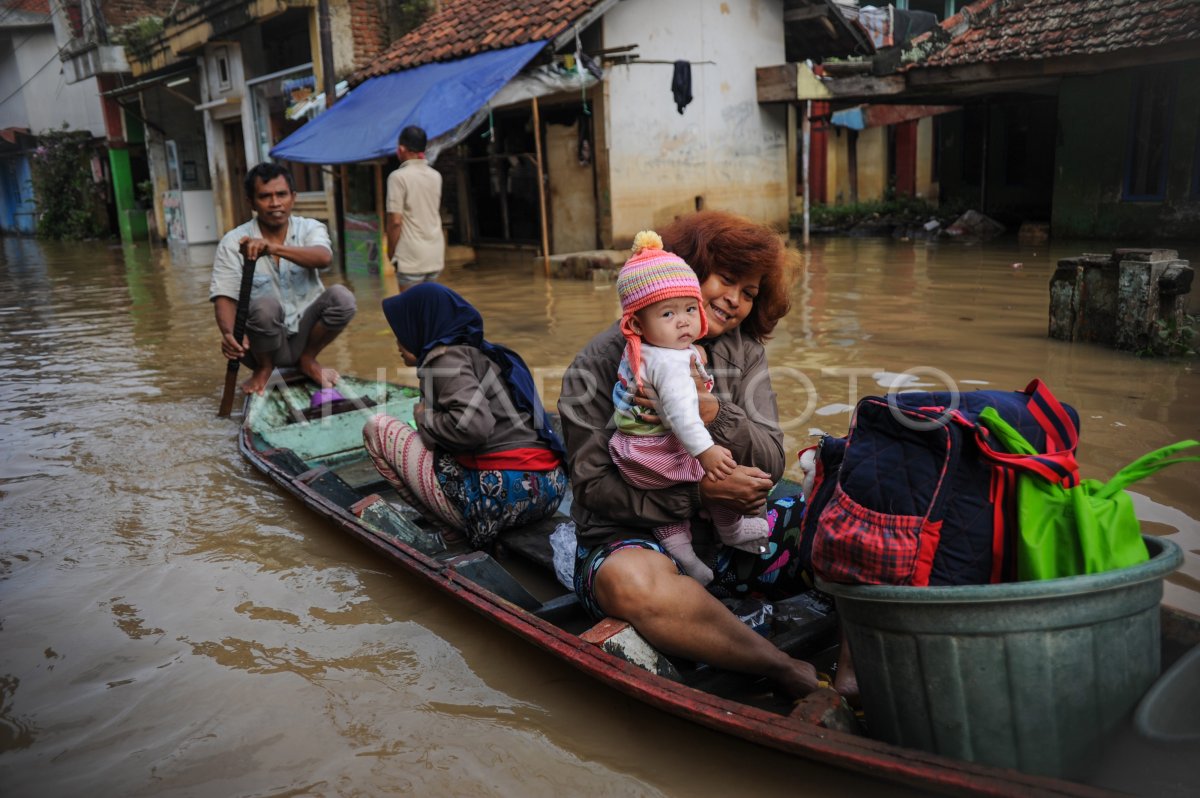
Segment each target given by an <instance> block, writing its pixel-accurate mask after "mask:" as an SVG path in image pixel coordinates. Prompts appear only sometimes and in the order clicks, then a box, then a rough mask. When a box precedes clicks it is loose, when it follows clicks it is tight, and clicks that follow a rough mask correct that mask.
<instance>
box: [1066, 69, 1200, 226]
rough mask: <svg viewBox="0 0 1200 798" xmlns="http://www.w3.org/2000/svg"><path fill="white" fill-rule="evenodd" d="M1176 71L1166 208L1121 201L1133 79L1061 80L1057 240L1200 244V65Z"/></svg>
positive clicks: (1157, 203) (1128, 76)
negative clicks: (1199, 176) (1198, 181)
mask: <svg viewBox="0 0 1200 798" xmlns="http://www.w3.org/2000/svg"><path fill="white" fill-rule="evenodd" d="M1172 68H1173V69H1174V70H1175V72H1176V78H1177V86H1178V88H1177V93H1176V96H1175V103H1174V113H1173V114H1172V123H1171V128H1170V137H1169V142H1168V147H1169V149H1168V152H1167V163H1168V167H1167V169H1168V174H1167V194H1166V199H1164V200H1160V201H1137V202H1131V201H1127V200H1123V199H1122V190H1123V186H1124V177H1125V160H1126V157H1127V154H1128V149H1129V138H1128V137H1129V118H1130V104H1131V100H1132V93H1133V84H1134V73H1133V72H1132V71H1124V72H1119V73H1108V74H1102V75H1095V76H1090V77H1079V78H1068V79H1065V80H1064V81H1063V85H1062V88H1061V90H1060V92H1059V101H1058V125H1059V136H1058V147H1057V152H1056V162H1055V182H1054V207H1053V215H1052V220H1051V226H1052V232H1053V234H1054V235H1055V236H1071V237H1099V238H1114V239H1121V240H1123V241H1125V243H1126V244H1127V245H1129V246H1138V245H1141V244H1146V243H1152V242H1153V241H1155V240H1156V239H1161V238H1188V239H1200V196H1197V195H1196V194H1193V193H1192V179H1193V176H1194V175H1195V173H1196V171H1195V170H1197V169H1198V168H1200V165H1197V164H1196V158H1197V157H1200V156H1198V155H1197V152H1198V151H1200V149H1198V146H1197V139H1198V138H1200V114H1197V112H1196V109H1197V107H1200V61H1187V62H1183V63H1180V64H1175V65H1174V66H1173V67H1172ZM1099 131H1103V133H1102V134H1100V135H1098V132H1099Z"/></svg>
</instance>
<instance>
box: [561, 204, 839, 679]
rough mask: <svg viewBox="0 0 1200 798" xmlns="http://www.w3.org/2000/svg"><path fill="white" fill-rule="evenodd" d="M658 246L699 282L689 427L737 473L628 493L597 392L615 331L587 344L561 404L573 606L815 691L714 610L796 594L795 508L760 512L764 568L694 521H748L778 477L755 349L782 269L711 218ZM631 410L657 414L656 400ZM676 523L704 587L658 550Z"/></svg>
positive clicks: (749, 228)
mask: <svg viewBox="0 0 1200 798" xmlns="http://www.w3.org/2000/svg"><path fill="white" fill-rule="evenodd" d="M659 232H660V234H661V236H662V240H663V246H664V248H665V249H666V250H668V251H670V252H673V253H675V254H676V255H678V256H679V257H680V258H682V259H683V260H684V261H685V262H686V263H687V264H688V265H689V266H691V267H692V269H693V270H694V271H695V272H696V276H697V278H698V279H699V282H700V293H701V298H702V305H703V310H704V313H705V314H706V316H707V328H708V329H707V333H706V334H705V337H704V338H703V339H702V340H700V341H699V342H698V343H699V345H700V346H701V347H702V348H703V349H704V350H705V351H706V353H707V356H708V358H707V359H708V364H709V371H710V373H711V375H712V377H713V378H714V379H715V390H714V391H713V392H709V391H708V390H705V389H704V387H703V382H700V383H699V384H698V386H697V390H698V392H699V396H700V415H701V418H702V420H703V422H704V424H705V426H706V428H707V430H708V432H709V434H710V435H711V436H712V438H713V440H714V441H715V442H717V443H718V444H720V445H721V446H724V447H725V448H727V449H729V450H730V452H731V453H732V455H733V459H734V460H735V461H736V462H737V463H738V464H739V465H737V467H736V468H735V469H734V471H733V473H732V474H730V475H729V476H728V477H726V478H725V479H723V480H720V481H714V480H708V479H706V480H702V481H701V482H699V483H695V482H691V483H682V484H679V485H676V486H674V487H670V488H658V489H652V490H643V489H639V488H636V487H633V486H632V485H630V484H629V483H628V482H626V481H625V480H624V479H623V478H622V475H621V473H620V471H619V469H618V468H617V466H616V465H614V464H613V461H612V458H611V456H610V453H609V445H608V444H609V438H610V437H611V436H612V434H613V430H612V427H611V425H610V423H609V422H610V420H611V419H612V416H613V409H614V401H613V397H612V396H611V395H610V394H609V393H608V390H609V386H611V385H612V375H613V374H615V373H616V371H617V368H618V365H619V363H620V360H621V355H622V352H623V351H624V348H625V343H626V342H625V337H624V336H623V335H622V333H621V330H620V329H619V325H618V324H614V325H613V326H612V327H610V328H609V329H607V330H605V331H604V332H602V333H600V334H599V335H597V336H596V337H594V338H593V339H592V340H591V341H590V342H589V343H588V344H587V345H586V346H585V347H584V348H583V350H582V351H581V352H580V353H579V355H577V356H576V358H575V360H574V362H573V363H572V365H571V367H570V368H569V369H568V370H567V373H566V375H565V376H564V377H563V387H562V394H561V398H560V399H559V411H560V414H561V417H562V422H563V433H564V438H565V443H566V449H567V460H568V466H569V473H570V479H571V486H572V493H573V496H574V502H573V504H572V509H571V513H572V517H573V519H574V521H575V531H576V540H577V544H578V548H577V552H576V561H575V592H576V594H577V595H578V596H579V598H580V601H581V602H582V603H583V605H584V606H585V607H586V608H587V609H588V611H589V612H590V613H591V614H592V615H593V616H594V617H596V618H602V617H605V616H612V617H616V618H621V619H623V620H625V621H628V622H629V623H630V624H632V625H633V626H634V628H635V629H637V631H638V632H639V633H640V634H641V635H642V636H643V637H645V638H646V639H647V640H648V641H649V642H650V643H651V644H652V645H653V646H655V647H656V648H657V649H659V650H660V651H662V652H664V653H666V654H671V655H676V656H681V657H685V658H687V659H691V660H694V661H698V662H705V663H707V664H709V665H711V666H714V667H718V668H723V669H726V670H733V671H741V672H744V673H750V674H755V675H759V676H765V677H768V678H770V679H772V680H773V681H775V682H776V683H777V684H778V685H779V686H780V687H781V688H783V689H784V690H785V691H787V692H788V693H789V694H790V695H792V696H795V697H800V696H803V695H806V694H807V693H809V692H811V691H812V690H813V689H814V688H815V687H816V686H817V674H816V671H815V669H814V668H813V666H812V665H811V664H809V663H807V662H804V661H801V660H797V659H794V658H792V657H790V656H788V654H786V653H785V652H783V651H780V650H779V649H778V648H776V647H775V646H774V645H773V644H772V643H771V642H770V641H768V640H767V639H766V638H764V637H762V636H760V635H759V634H757V633H756V632H754V631H753V630H752V629H751V628H750V627H748V626H746V625H745V624H743V623H742V622H741V621H740V620H739V619H738V618H737V616H735V615H734V614H733V613H732V612H730V610H729V609H728V608H727V607H726V606H725V605H724V604H722V603H721V599H722V598H735V597H740V596H745V595H749V594H752V593H761V594H763V595H766V596H768V597H782V596H784V595H793V594H795V593H797V592H799V591H802V590H804V589H807V587H808V585H807V584H806V583H805V581H804V577H803V573H802V572H803V570H804V568H805V567H806V564H805V563H804V562H803V558H802V557H800V556H799V554H800V552H799V548H800V547H799V538H798V530H797V529H796V524H797V523H798V517H796V516H798V515H799V510H800V509H801V507H802V501H801V500H799V499H797V498H785V499H779V500H776V501H775V502H773V503H772V506H770V507H768V512H767V518H768V522H769V523H770V524H771V537H770V539H769V544H768V546H767V547H766V551H765V552H763V553H761V554H759V553H754V552H748V551H742V550H740V549H737V548H734V547H731V546H723V545H721V544H720V542H719V540H718V539H717V538H716V537H715V535H714V534H713V531H712V528H711V525H709V524H707V523H706V522H705V520H704V519H703V518H702V517H700V516H699V513H700V512H701V510H704V509H705V508H710V507H714V506H720V507H724V508H728V509H732V510H735V511H737V512H739V513H741V514H743V515H753V514H756V513H758V512H760V511H762V509H763V508H764V506H766V505H767V494H768V493H769V492H770V490H771V488H772V486H773V485H774V484H775V482H777V481H778V480H779V479H780V477H781V476H782V475H783V470H784V451H783V431H782V430H781V429H780V426H779V409H778V406H777V404H776V400H775V392H774V391H773V390H772V388H771V379H770V375H769V374H768V372H767V360H766V352H765V350H764V348H763V343H764V341H765V340H766V339H767V337H768V336H769V335H770V334H771V332H772V331H773V330H774V329H775V325H776V324H777V323H778V321H779V319H780V318H782V317H783V316H784V315H785V314H786V313H787V311H788V309H789V300H788V287H789V281H790V276H791V273H792V270H793V269H792V262H791V256H790V255H789V253H788V251H787V249H786V247H785V246H784V244H783V241H782V240H781V239H780V237H779V236H778V235H777V234H776V233H775V232H774V231H772V230H770V229H769V228H766V227H763V226H762V225H758V224H755V223H753V222H750V221H749V220H747V219H744V218H742V217H740V216H736V215H734V214H730V213H725V212H722V211H702V212H699V213H696V214H693V215H690V216H686V217H683V218H682V219H679V220H677V221H675V222H673V223H672V224H670V225H668V226H666V227H665V228H663V229H662V230H660V231H659ZM632 401H635V402H637V403H638V404H641V405H642V406H645V407H651V408H653V407H655V402H654V400H653V398H648V397H638V398H635V399H633V400H632ZM681 519H688V520H690V521H691V525H692V532H693V545H694V547H695V549H696V551H697V553H698V554H699V555H700V556H701V557H702V558H704V559H705V562H706V563H707V564H709V565H710V567H711V568H712V571H713V573H714V579H713V581H712V582H711V583H710V584H709V585H708V586H707V587H705V586H703V585H701V584H700V582H698V581H696V580H695V579H692V578H690V577H688V576H686V575H685V574H684V573H683V572H682V571H681V569H680V568H679V565H678V563H677V562H676V561H675V560H674V559H672V558H671V556H669V555H668V554H667V553H666V551H665V549H664V548H663V547H662V546H661V545H660V544H659V543H658V542H657V541H656V540H655V537H654V534H653V529H654V528H655V527H658V526H662V525H664V524H669V523H676V522H678V521H680V520H681Z"/></svg>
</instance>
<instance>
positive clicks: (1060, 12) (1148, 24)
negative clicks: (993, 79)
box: [914, 0, 1200, 67]
mask: <svg viewBox="0 0 1200 798" xmlns="http://www.w3.org/2000/svg"><path fill="white" fill-rule="evenodd" d="M964 23H969V24H970V25H971V28H970V30H967V31H966V32H964V33H960V34H959V35H958V36H955V37H954V38H951V39H950V40H949V43H948V44H947V45H946V46H945V47H944V48H942V49H941V50H938V51H936V52H933V53H931V54H930V55H929V56H928V57H926V58H925V59H923V60H921V61H920V62H919V64H916V65H914V66H928V67H944V66H954V65H960V64H974V63H985V62H996V61H1035V60H1038V59H1045V58H1054V57H1060V56H1066V55H1086V54H1094V53H1107V52H1114V51H1117V50H1127V49H1132V48H1137V47H1148V46H1156V45H1163V44H1178V43H1184V42H1189V41H1197V42H1200V2H1196V0H982V1H981V2H978V3H974V4H972V5H970V6H967V7H966V8H965V9H963V10H962V11H960V12H959V13H958V14H955V15H954V16H953V17H950V18H948V19H947V20H946V21H945V22H943V23H942V26H941V27H942V28H943V30H945V31H950V32H952V31H953V30H954V29H955V28H958V27H961V26H962V25H963V24H964Z"/></svg>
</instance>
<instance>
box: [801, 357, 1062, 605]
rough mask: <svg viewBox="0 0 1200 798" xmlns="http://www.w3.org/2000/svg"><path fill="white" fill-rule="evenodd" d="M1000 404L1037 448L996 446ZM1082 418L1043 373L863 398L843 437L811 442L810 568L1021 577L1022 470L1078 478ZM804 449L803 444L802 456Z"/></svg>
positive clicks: (851, 575)
mask: <svg viewBox="0 0 1200 798" xmlns="http://www.w3.org/2000/svg"><path fill="white" fill-rule="evenodd" d="M986 407H994V408H995V409H996V411H997V412H998V413H999V414H1000V416H1001V417H1002V418H1004V420H1005V421H1007V422H1008V423H1009V424H1011V425H1012V426H1013V427H1015V428H1016V429H1017V430H1019V431H1020V432H1021V434H1022V435H1023V436H1025V438H1026V439H1027V440H1029V441H1030V443H1032V444H1033V446H1034V447H1035V448H1036V449H1037V453H1036V454H1030V455H1012V454H1007V453H1005V452H1004V448H1003V447H1002V446H1000V445H993V441H992V439H991V437H990V433H989V432H988V430H987V428H986V427H984V426H982V425H981V424H980V423H979V414H980V412H982V411H983V409H984V408H986ZM1078 440H1079V416H1078V414H1077V413H1076V412H1075V410H1074V409H1072V408H1071V407H1069V406H1066V405H1063V404H1061V403H1060V402H1059V401H1058V400H1057V399H1055V398H1054V395H1053V394H1052V393H1051V392H1050V390H1049V388H1047V387H1046V385H1045V384H1044V383H1043V382H1041V381H1040V380H1034V381H1033V382H1031V383H1030V384H1029V385H1028V386H1027V387H1026V389H1025V390H1024V391H972V392H967V393H958V392H937V393H931V392H910V393H896V394H889V395H887V396H868V397H865V398H863V399H862V400H861V401H860V402H859V403H858V405H857V407H856V408H855V410H854V416H853V418H852V420H851V423H850V431H849V433H848V434H847V435H846V436H845V437H844V438H835V437H833V436H825V437H823V438H822V440H821V441H820V443H819V444H817V446H816V447H815V449H816V455H817V456H816V462H815V475H814V476H815V480H814V484H813V486H812V488H811V490H810V491H809V496H808V503H807V506H806V508H805V511H804V518H803V520H802V522H801V540H802V545H804V546H805V547H806V548H809V547H810V548H811V551H810V552H809V553H810V556H811V562H812V568H813V571H814V573H815V574H816V575H817V576H819V577H821V578H822V579H825V580H826V581H829V582H843V583H858V584H887V585H970V584H985V583H989V582H1001V581H1009V580H1011V579H1013V578H1015V565H1014V549H1013V545H1012V544H1013V543H1014V541H1015V537H1016V534H1017V526H1016V524H1017V521H1016V518H1017V511H1016V484H1017V474H1018V473H1019V472H1021V471H1026V472H1029V473H1036V474H1038V475H1040V476H1042V477H1045V478H1047V479H1051V480H1053V481H1055V482H1057V483H1059V484H1062V485H1064V486H1066V487H1070V486H1072V485H1074V484H1078V481H1079V469H1078V465H1077V463H1076V462H1075V447H1076V446H1077V444H1078ZM803 456H804V452H801V457H802V459H803Z"/></svg>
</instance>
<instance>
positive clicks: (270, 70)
mask: <svg viewBox="0 0 1200 798" xmlns="http://www.w3.org/2000/svg"><path fill="white" fill-rule="evenodd" d="M52 5H53V6H54V9H53V13H54V15H55V20H56V21H55V25H56V27H57V28H59V29H60V30H61V31H62V35H61V36H60V38H61V39H63V40H64V41H62V42H60V46H61V57H62V60H63V63H64V68H67V69H69V70H71V71H73V72H75V73H76V74H77V75H79V76H84V75H94V76H96V79H97V80H99V81H100V82H101V97H102V98H103V100H104V102H105V108H106V119H107V120H108V122H109V137H110V140H116V139H118V138H119V140H120V142H121V144H122V146H123V148H124V149H125V150H126V151H127V152H128V155H129V160H130V162H131V164H132V167H131V170H130V171H131V174H132V182H133V183H135V184H137V185H143V186H146V187H148V190H146V191H144V192H143V194H145V195H146V199H148V200H149V201H150V202H152V210H151V218H152V220H153V227H154V228H155V231H156V232H157V235H158V237H160V238H165V239H167V240H168V241H169V242H171V243H181V244H197V243H206V242H213V241H216V240H217V239H218V238H219V237H220V235H221V233H222V232H223V231H225V230H228V229H229V228H231V227H233V226H235V225H236V224H240V223H241V222H243V221H245V220H246V219H247V218H249V216H250V209H249V207H248V204H247V202H246V200H245V196H244V192H243V189H242V178H243V176H244V175H245V173H246V170H247V168H248V167H250V166H253V165H254V164H257V163H259V162H261V161H263V160H266V159H268V158H269V157H270V156H269V151H270V149H271V147H272V146H274V145H275V144H276V143H277V142H278V141H280V140H281V139H283V138H285V137H286V136H287V135H289V134H290V133H291V132H293V131H294V130H296V129H297V128H299V127H301V126H302V125H303V124H304V123H305V122H306V121H307V119H309V118H310V117H311V116H312V115H313V114H314V113H315V112H316V109H318V108H320V107H324V97H323V92H324V90H325V88H326V86H327V85H328V86H330V87H333V86H334V85H335V83H336V76H337V75H345V74H349V73H350V72H352V71H353V70H354V69H355V67H356V66H357V65H358V64H360V63H363V62H364V61H366V60H368V59H370V58H371V57H372V56H374V55H376V54H377V53H379V52H380V51H381V50H382V49H383V47H384V46H385V45H386V44H387V42H388V41H390V40H391V39H392V38H393V37H394V35H396V34H397V33H398V30H399V28H398V27H397V26H398V25H399V24H400V23H399V22H398V21H397V19H396V18H397V17H399V16H402V14H401V13H400V10H399V8H398V6H397V4H391V3H376V2H358V1H357V0H255V2H253V3H245V2H240V0H194V1H193V2H183V1H182V0H61V1H60V2H55V3H54V4H52ZM116 56H120V57H119V58H117V57H116ZM327 78H328V79H329V80H328V83H327ZM334 93H335V94H336V89H335V90H334ZM289 166H291V167H292V171H293V174H294V175H295V178H296V182H297V189H298V190H299V193H300V198H299V201H298V203H297V204H298V212H300V213H303V214H305V215H308V216H315V217H318V218H323V219H332V218H333V215H334V209H335V207H336V194H335V192H334V183H333V180H332V177H331V175H329V174H327V173H326V171H324V170H322V169H321V168H320V167H310V166H308V165H305V164H289ZM131 196H132V195H131ZM147 204H149V203H147ZM138 213H140V214H141V216H142V217H143V218H145V216H146V210H143V209H140V208H134V209H133V214H134V215H136V214H138Z"/></svg>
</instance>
